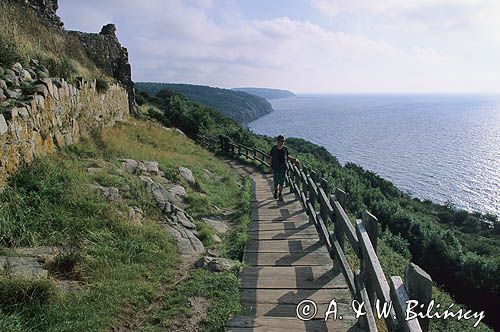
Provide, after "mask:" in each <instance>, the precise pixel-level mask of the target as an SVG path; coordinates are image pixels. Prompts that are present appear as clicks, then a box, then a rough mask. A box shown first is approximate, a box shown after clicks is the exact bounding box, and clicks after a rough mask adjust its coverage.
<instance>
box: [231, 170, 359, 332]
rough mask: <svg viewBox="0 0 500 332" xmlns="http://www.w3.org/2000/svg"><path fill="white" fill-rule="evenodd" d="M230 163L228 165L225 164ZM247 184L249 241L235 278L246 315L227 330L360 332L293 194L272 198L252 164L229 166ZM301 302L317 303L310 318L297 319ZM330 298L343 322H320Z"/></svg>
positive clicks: (338, 276) (267, 178) (342, 286)
mask: <svg viewBox="0 0 500 332" xmlns="http://www.w3.org/2000/svg"><path fill="white" fill-rule="evenodd" d="M228 162H229V161H228ZM229 163H230V164H231V165H232V166H233V167H234V168H235V169H237V170H238V172H240V174H242V175H247V176H249V177H250V178H251V182H252V212H251V223H250V227H249V238H248V242H247V244H246V247H245V253H244V263H246V264H247V265H248V267H245V268H244V269H243V270H242V272H241V274H240V295H241V303H242V306H243V307H244V308H245V311H246V315H244V316H237V317H234V318H232V319H231V320H230V321H229V322H228V323H227V327H226V328H227V329H226V331H232V332H240V331H241V332H249V331H256V332H257V331H259V332H260V331H263V332H264V331H266V332H277V331H287V332H293V331H308V332H320V331H353V332H354V331H356V332H359V331H363V330H361V329H359V328H358V327H357V326H355V324H356V321H355V319H354V317H353V312H352V310H351V307H350V304H351V300H352V295H351V293H350V291H349V289H348V286H347V284H346V282H345V279H344V277H343V276H342V273H341V272H338V271H335V270H333V269H332V260H331V258H330V256H329V254H328V251H327V249H326V247H325V246H324V245H323V244H322V243H321V242H320V241H319V237H318V233H317V231H316V229H315V227H314V225H312V224H310V223H309V222H308V216H307V215H306V213H305V211H304V210H303V208H302V206H301V204H300V202H299V201H298V200H296V199H295V196H294V194H289V190H287V189H288V188H285V191H284V193H286V195H284V197H283V198H284V199H283V201H278V200H275V199H274V198H273V197H272V192H271V187H272V175H268V174H262V173H260V172H259V171H257V170H256V169H255V168H253V167H252V166H248V165H243V164H239V163H238V162H234V161H231V162H229ZM305 299H310V300H313V301H314V302H315V303H316V304H317V310H318V313H317V315H316V316H315V318H314V319H312V320H309V321H302V320H300V319H298V318H297V317H296V307H297V304H298V303H300V302H301V301H303V300H305ZM332 299H335V300H336V302H337V305H338V307H337V308H338V312H339V314H340V315H342V316H343V319H342V320H340V319H337V320H333V319H332V318H331V316H330V319H329V320H328V321H326V322H325V321H324V314H325V312H326V310H327V308H328V305H329V303H330V301H331V300H332Z"/></svg>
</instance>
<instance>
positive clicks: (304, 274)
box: [240, 265, 347, 289]
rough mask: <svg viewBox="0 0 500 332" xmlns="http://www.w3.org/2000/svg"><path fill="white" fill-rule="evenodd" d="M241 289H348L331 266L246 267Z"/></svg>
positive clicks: (340, 275) (241, 276) (242, 273)
mask: <svg viewBox="0 0 500 332" xmlns="http://www.w3.org/2000/svg"><path fill="white" fill-rule="evenodd" d="M240 278H241V288H267V289H337V288H347V285H346V283H345V280H344V278H343V276H342V274H340V273H338V272H335V271H333V270H332V268H331V265H330V266H328V265H327V266H295V267H289V266H275V267H246V268H244V269H243V271H242V272H241V274H240Z"/></svg>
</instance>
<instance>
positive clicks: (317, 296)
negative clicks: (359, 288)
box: [240, 288, 352, 304]
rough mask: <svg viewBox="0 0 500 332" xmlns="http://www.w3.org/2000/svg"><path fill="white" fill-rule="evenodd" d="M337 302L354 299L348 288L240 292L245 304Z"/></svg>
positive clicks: (250, 290) (244, 290)
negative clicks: (305, 300)
mask: <svg viewBox="0 0 500 332" xmlns="http://www.w3.org/2000/svg"><path fill="white" fill-rule="evenodd" d="M333 295H334V296H335V300H336V301H339V302H343V303H348V302H350V301H351V299H352V295H351V292H350V291H349V290H348V289H346V288H339V289H336V290H335V294H333V293H332V290H331V289H312V290H311V289H256V288H248V289H241V290H240V299H241V301H242V302H245V303H251V302H254V303H281V304H298V303H300V302H301V301H303V300H304V299H310V300H312V301H314V302H316V303H317V304H325V303H330V302H331V300H332V296H333Z"/></svg>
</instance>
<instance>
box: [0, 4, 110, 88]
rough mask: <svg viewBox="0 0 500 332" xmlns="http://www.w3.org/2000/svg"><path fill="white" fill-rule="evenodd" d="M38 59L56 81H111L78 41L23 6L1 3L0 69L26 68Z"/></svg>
mask: <svg viewBox="0 0 500 332" xmlns="http://www.w3.org/2000/svg"><path fill="white" fill-rule="evenodd" d="M29 59H38V60H40V62H41V64H42V65H44V66H45V67H46V68H48V70H49V72H50V73H51V74H52V75H53V76H54V77H60V78H64V79H66V80H68V81H70V82H71V81H72V80H73V79H74V78H75V77H78V76H81V77H85V78H86V79H93V78H99V77H101V78H108V79H109V77H108V76H107V75H105V74H104V73H103V71H101V70H100V69H99V68H98V67H97V66H96V65H95V63H94V61H93V60H92V59H90V58H89V57H88V55H87V52H86V51H85V49H84V48H83V46H82V45H81V43H80V41H79V40H78V38H77V37H75V36H71V35H69V34H66V33H64V32H63V31H62V30H61V29H58V28H56V27H53V26H51V25H50V24H47V23H46V22H44V21H42V19H41V18H39V17H38V16H37V15H36V14H35V13H34V12H33V11H31V10H26V9H25V8H24V7H23V6H22V5H21V4H20V2H7V1H0V65H4V66H5V67H10V66H11V65H12V64H14V63H16V62H20V63H22V64H25V65H27V64H28V63H29Z"/></svg>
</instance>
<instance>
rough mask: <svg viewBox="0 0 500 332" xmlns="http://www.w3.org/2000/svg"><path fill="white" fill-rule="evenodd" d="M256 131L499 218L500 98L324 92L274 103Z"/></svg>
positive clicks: (417, 193) (423, 194) (414, 190)
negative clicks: (296, 140)
mask: <svg viewBox="0 0 500 332" xmlns="http://www.w3.org/2000/svg"><path fill="white" fill-rule="evenodd" d="M270 102H271V103H272V105H273V108H274V110H275V111H274V112H272V113H271V114H268V115H266V116H264V117H262V118H259V119H257V120H256V121H254V122H252V123H250V124H249V127H250V129H251V130H252V131H254V132H256V133H259V134H266V135H272V136H275V135H277V134H279V133H284V134H285V135H286V136H293V137H300V138H305V139H307V140H310V141H312V142H314V143H316V144H319V145H322V146H324V147H325V148H327V149H328V150H329V151H330V152H331V153H332V154H333V155H334V156H336V157H337V158H338V160H339V161H340V162H341V163H346V162H354V163H356V164H358V165H361V166H362V167H364V168H365V169H369V170H372V171H374V172H376V173H377V174H379V175H380V176H382V177H383V178H386V179H388V180H390V181H392V182H393V183H394V184H396V186H398V187H399V188H400V189H402V190H404V191H406V192H409V193H411V194H412V195H413V196H415V197H419V198H422V199H430V200H432V201H435V202H439V203H444V202H451V203H452V204H454V205H455V206H456V207H458V208H463V209H466V210H469V211H479V212H484V213H486V212H488V213H493V214H497V215H500V97H499V96H468V95H446V96H445V95H323V96H298V97H293V98H286V99H276V100H271V101H270Z"/></svg>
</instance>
